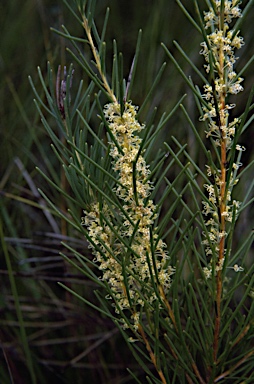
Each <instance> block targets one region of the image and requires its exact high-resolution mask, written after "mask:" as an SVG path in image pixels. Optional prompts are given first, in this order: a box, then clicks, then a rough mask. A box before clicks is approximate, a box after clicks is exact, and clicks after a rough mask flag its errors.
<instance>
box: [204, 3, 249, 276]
mask: <svg viewBox="0 0 254 384" xmlns="http://www.w3.org/2000/svg"><path fill="white" fill-rule="evenodd" d="M223 3H224V7H223V6H222V1H220V0H216V1H214V0H213V1H212V5H213V7H211V9H210V10H209V12H205V15H204V20H205V23H206V25H205V28H206V29H209V28H210V30H211V33H210V34H208V35H207V40H206V41H205V42H203V43H201V46H202V49H201V51H200V54H202V55H203V56H204V58H205V61H206V64H205V65H204V67H205V69H206V72H207V73H211V74H212V76H213V79H214V80H213V82H212V83H211V84H205V86H204V94H203V98H204V100H205V101H206V105H204V106H203V107H202V109H203V115H202V117H201V118H200V120H203V121H207V125H208V131H207V132H206V136H207V137H209V138H212V140H213V142H214V143H215V145H216V146H217V147H221V148H222V147H223V148H222V149H221V150H222V151H224V152H225V153H226V154H227V152H228V151H229V150H230V149H231V147H232V143H233V140H234V136H235V132H236V129H237V125H238V124H239V123H240V120H239V119H238V118H235V119H231V116H230V110H231V109H232V108H234V106H235V105H234V104H227V103H226V98H227V96H228V95H230V94H233V95H235V94H237V93H239V92H241V91H242V90H243V87H242V85H241V83H242V81H243V78H241V77H239V76H238V75H237V73H236V72H235V70H234V65H235V62H236V59H237V58H236V57H235V50H236V49H239V48H241V47H242V45H243V44H244V42H243V38H242V37H240V36H239V33H238V32H237V33H235V32H234V30H233V29H230V26H229V24H230V23H231V22H232V21H233V19H235V18H239V17H241V10H240V8H239V6H238V5H239V1H238V0H225V1H224V2H223ZM211 65H212V68H211ZM236 150H237V151H239V152H238V153H239V155H238V156H237V160H236V162H235V163H234V164H233V167H232V171H231V172H230V175H227V179H229V181H228V182H227V186H226V185H225V181H223V180H225V179H223V178H222V169H221V168H220V169H211V167H210V166H207V175H208V177H209V178H210V179H211V180H212V182H211V183H209V184H205V185H204V187H205V189H206V191H207V193H208V200H207V201H204V202H203V214H204V215H205V216H208V219H207V222H206V225H207V227H208V230H207V232H205V233H203V235H204V236H205V240H204V241H203V244H205V247H206V254H207V255H210V256H211V255H213V254H214V253H217V254H218V252H219V244H220V241H221V239H222V238H226V236H227V232H226V231H225V230H223V231H222V230H221V220H222V218H223V220H224V221H226V222H231V221H232V218H233V214H234V215H236V216H237V211H238V209H239V206H240V203H239V202H238V201H236V200H232V190H233V187H234V186H235V185H236V184H237V182H238V179H237V170H238V168H239V167H240V166H241V163H240V158H241V152H242V151H243V150H245V148H244V147H242V146H240V145H239V144H238V145H237V146H236ZM226 166H227V165H226V164H222V165H221V167H226ZM225 172H226V173H228V170H227V169H226V171H225ZM223 194H224V195H223ZM222 200H223V203H222ZM223 263H224V259H223V258H221V259H220V261H219V263H218V264H217V265H216V268H215V270H216V271H218V270H221V269H222V268H223ZM204 272H205V275H206V276H207V277H210V276H211V273H212V271H211V268H210V267H209V268H207V267H206V268H205V269H204Z"/></svg>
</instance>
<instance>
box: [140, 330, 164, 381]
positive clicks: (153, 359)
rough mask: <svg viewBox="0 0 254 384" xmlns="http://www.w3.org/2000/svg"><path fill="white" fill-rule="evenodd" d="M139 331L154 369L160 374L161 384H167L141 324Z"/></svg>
mask: <svg viewBox="0 0 254 384" xmlns="http://www.w3.org/2000/svg"><path fill="white" fill-rule="evenodd" d="M138 331H139V333H140V335H141V336H142V339H143V341H144V343H145V346H146V349H147V351H148V353H149V356H150V359H151V361H152V363H153V365H154V367H155V368H156V371H157V372H158V375H159V376H160V379H161V382H162V383H163V384H167V380H166V378H165V376H164V374H163V372H162V370H161V369H160V368H159V367H158V365H157V361H156V356H155V354H154V353H153V351H152V348H151V346H150V344H149V341H148V339H147V337H146V334H145V332H144V330H143V328H142V326H141V325H140V324H139V327H138Z"/></svg>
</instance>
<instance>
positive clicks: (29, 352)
mask: <svg viewBox="0 0 254 384" xmlns="http://www.w3.org/2000/svg"><path fill="white" fill-rule="evenodd" d="M97 3H98V5H97V11H96V14H97V19H96V20H97V24H98V28H99V29H100V26H102V23H103V20H104V15H105V10H106V7H107V6H109V7H110V10H111V11H110V19H109V26H108V31H107V34H106V39H107V46H108V65H109V66H110V63H111V60H112V40H113V39H114V38H116V39H117V42H118V48H119V50H120V51H122V52H123V55H124V75H125V76H126V78H127V77H128V73H129V69H130V66H131V62H132V59H133V55H134V51H135V45H136V39H137V35H138V31H139V29H142V30H143V38H142V47H141V54H140V58H139V62H138V69H137V75H136V81H135V87H134V89H133V94H132V100H133V103H134V104H135V105H141V104H142V103H143V101H144V99H145V97H146V95H147V93H148V91H149V89H150V87H151V85H152V83H153V81H154V78H155V76H156V75H157V73H158V70H159V69H160V67H161V65H162V63H163V62H164V61H165V60H166V61H167V62H168V63H167V66H166V69H165V71H164V73H163V76H162V80H161V81H160V83H159V84H158V86H157V88H156V90H155V91H154V92H153V96H152V98H151V99H150V102H149V103H148V104H147V105H146V108H145V109H144V110H143V111H142V114H141V116H140V120H141V121H142V122H144V121H145V120H146V119H149V116H151V114H152V113H153V112H154V108H155V107H157V108H158V111H157V119H159V117H160V115H161V114H162V113H163V112H164V111H170V110H171V109H172V108H173V106H174V105H175V104H176V103H177V102H178V100H179V99H180V98H181V96H182V95H183V94H185V93H186V94H187V97H186V99H185V102H184V103H185V107H186V108H187V110H188V112H189V113H190V115H191V116H192V117H193V120H194V121H196V122H197V123H196V126H197V128H198V129H199V130H200V131H202V124H201V123H200V122H198V112H197V111H196V109H195V105H194V100H193V98H192V97H191V95H190V92H189V90H188V89H187V86H186V85H185V83H184V81H183V80H182V78H181V77H180V75H179V74H178V72H177V71H176V69H175V67H174V65H173V64H172V63H170V62H169V61H168V59H167V58H166V56H165V53H164V51H163V49H162V47H161V45H160V43H161V42H164V43H165V45H167V47H169V49H170V50H171V52H173V54H174V55H175V56H176V57H177V59H178V60H179V62H180V64H181V65H182V67H183V69H184V71H185V73H186V74H187V75H188V76H191V77H192V79H193V81H194V82H199V79H197V78H196V75H195V73H193V70H192V69H191V67H190V66H189V64H188V63H187V62H186V61H185V60H184V59H183V58H182V56H181V55H180V53H179V52H178V51H177V49H176V48H175V46H174V44H173V40H177V41H178V42H179V43H180V44H181V46H182V47H183V49H184V50H185V51H186V53H187V54H188V55H189V57H190V58H191V59H192V60H193V61H194V63H195V64H196V65H199V66H200V67H201V66H202V57H201V56H200V55H199V54H198V53H199V50H200V46H199V44H200V42H201V41H202V38H201V36H199V35H198V33H197V31H196V30H195V29H194V28H193V26H192V25H190V23H189V22H188V20H187V19H186V17H185V16H184V14H183V13H182V11H181V10H180V8H179V6H178V5H177V3H176V2H175V1H174V0H158V1H153V0H139V1H136V0H129V1H124V0H99V1H98V2H97ZM185 3H186V4H185V5H186V6H187V7H189V10H190V12H191V14H194V10H193V9H194V7H193V5H192V2H191V1H189V2H188V1H185ZM243 3H244V4H245V3H246V2H243ZM203 6H204V4H201V7H203ZM253 17H254V11H253V10H251V12H250V13H249V15H248V17H247V18H246V20H245V22H244V24H243V26H242V28H241V35H242V36H244V39H245V46H244V47H243V48H242V50H241V51H240V52H239V56H240V60H239V68H242V67H243V66H244V65H245V64H246V62H247V61H248V60H249V59H250V58H251V56H252V54H253V53H254V52H253V43H252V42H253V35H254V31H253V25H252V20H253ZM62 24H64V25H65V26H66V27H67V28H68V30H69V31H70V32H71V33H72V34H73V35H74V36H75V35H76V36H83V34H84V33H83V31H82V29H81V28H80V26H78V25H77V24H76V21H75V19H74V18H73V16H72V15H70V14H69V13H68V10H67V9H66V7H65V6H64V4H63V3H62V1H61V0H24V1H23V2H20V1H18V0H11V1H8V2H6V1H3V0H1V1H0V28H1V29H0V30H1V40H0V73H1V76H0V82H1V83H0V84H1V86H0V135H1V139H0V145H1V149H0V158H1V162H0V164H1V175H0V190H1V200H0V208H1V232H0V233H1V249H0V252H1V253H0V286H1V289H0V346H1V347H0V382H1V383H3V384H5V383H15V384H23V383H25V384H27V383H35V382H37V383H70V382H73V383H74V382H75V383H84V382H86V383H94V384H95V383H101V384H103V383H105V384H106V383H111V384H121V383H132V382H133V379H132V378H131V376H130V375H129V373H128V372H127V371H126V367H129V368H131V369H132V370H133V371H135V372H136V375H137V376H139V378H140V381H141V382H145V378H144V376H142V375H143V373H142V372H140V371H139V367H138V365H137V364H136V362H135V361H134V360H133V357H132V355H131V353H130V352H129V350H128V347H127V346H126V344H125V343H124V342H123V341H122V339H121V335H119V332H118V331H117V330H116V329H115V327H114V324H113V323H112V322H111V321H110V320H109V319H106V318H103V317H102V316H101V315H99V314H98V313H97V312H96V311H93V310H91V308H88V307H86V306H85V305H84V304H83V303H81V302H79V301H77V299H75V298H74V297H71V296H70V295H69V294H68V293H66V292H65V291H63V290H62V288H60V287H59V286H58V285H57V282H58V281H61V282H63V283H65V284H66V285H68V286H71V287H72V288H73V289H74V288H75V290H77V291H78V292H79V293H80V294H81V295H83V296H84V297H85V298H87V299H88V300H90V301H94V295H93V291H94V289H96V287H95V286H94V285H93V283H91V282H90V281H87V280H86V279H85V278H84V276H83V275H82V276H81V275H80V274H79V272H78V271H77V270H74V269H73V268H72V267H71V266H70V265H66V264H65V262H64V261H63V259H62V257H61V256H60V255H59V252H61V251H62V252H63V253H65V254H67V252H68V251H66V249H64V247H63V246H62V245H61V241H65V242H67V243H68V245H69V246H70V247H73V248H75V249H77V250H79V251H80V252H81V253H84V252H86V253H87V252H88V251H89V250H88V249H87V245H86V243H85V241H84V239H83V238H82V237H81V236H80V234H78V233H76V232H75V231H74V229H73V228H69V227H68V225H67V224H66V223H64V222H61V220H59V218H57V217H55V215H54V213H53V212H50V210H46V209H45V206H46V203H45V201H44V200H43V199H42V197H41V196H40V195H39V193H38V192H37V188H38V187H39V188H41V189H42V190H43V191H44V192H45V193H46V194H47V195H48V196H49V198H51V199H52V200H53V201H55V202H58V206H59V209H62V210H65V209H66V201H65V198H64V197H63V196H59V195H58V194H57V191H56V190H54V189H53V188H51V187H50V186H49V185H48V184H47V183H46V182H45V180H44V179H43V178H42V177H41V176H40V174H39V173H38V172H37V171H36V169H35V167H36V166H38V167H39V168H40V169H42V170H43V171H44V172H45V173H46V174H47V175H48V176H49V177H50V178H51V179H53V180H55V181H59V182H62V183H64V182H65V180H64V178H62V171H61V167H60V165H59V163H57V161H56V158H55V155H54V154H53V151H52V150H51V148H50V140H49V138H48V137H47V135H46V133H45V131H44V129H43V127H42V124H41V122H40V118H39V116H38V114H37V112H36V109H35V106H34V103H33V97H34V95H33V92H32V90H31V86H30V84H29V81H28V75H31V77H32V78H33V81H34V82H35V84H38V92H40V91H41V88H40V85H39V82H38V75H37V66H38V65H39V66H40V67H41V70H42V72H43V73H44V74H45V73H46V68H47V61H50V63H51V66H52V67H53V68H54V69H55V71H57V67H58V65H59V64H61V65H69V64H70V62H71V58H70V56H69V55H68V54H67V53H66V47H67V46H68V44H69V43H68V42H67V41H65V40H64V39H62V38H61V37H59V36H57V35H55V34H54V33H52V32H50V27H53V28H56V29H60V28H61V25H62ZM74 67H75V65H74ZM251 67H253V66H250V68H249V69H248V71H246V73H245V74H244V77H245V78H247V79H248V80H247V81H245V82H244V84H245V92H244V93H243V94H242V95H241V96H239V97H238V99H237V108H236V110H235V113H237V115H239V114H241V113H242V112H243V110H244V108H245V103H246V100H247V97H248V93H249V90H250V88H251V86H252V85H253V80H254V75H253V71H251ZM82 78H83V79H84V82H85V83H86V81H87V79H86V77H85V74H84V73H82V72H81V71H80V69H79V68H76V67H75V74H74V86H73V87H74V89H75V81H76V84H78V82H79V81H80V79H82ZM171 136H175V137H177V140H178V141H179V142H180V143H181V144H184V143H187V144H188V151H189V152H190V153H191V155H192V156H193V157H194V159H195V160H196V161H197V162H198V163H199V165H202V164H203V163H204V160H203V159H202V154H201V153H200V151H199V148H198V146H197V145H196V143H195V138H194V135H193V133H192V131H191V129H190V127H189V124H188V122H187V121H186V120H185V119H184V117H183V115H182V114H181V113H180V112H179V111H178V112H177V113H176V114H174V115H173V117H172V118H171V119H170V120H169V122H168V124H167V126H166V127H165V128H164V130H163V132H162V133H161V137H160V141H161V143H158V147H159V146H162V145H163V144H162V143H163V142H164V141H167V142H169V143H170V144H171V145H172V146H174V144H173V141H172V138H171ZM253 141H254V133H253V129H252V130H251V129H249V130H248V132H247V133H246V134H245V136H244V137H243V138H242V141H241V144H243V145H245V146H246V148H247V151H246V152H244V156H243V159H242V162H243V164H244V165H246V164H248V163H249V161H251V160H252V159H253V151H252V145H253V144H252V143H253ZM156 150H157V149H156ZM174 172H175V174H174ZM178 172H179V170H178V169H175V170H173V171H172V175H171V177H172V180H173V179H174V176H175V175H176V174H177V173H178ZM252 179H253V177H252V178H251V179H249V178H248V179H247V178H246V179H245V180H243V181H242V183H241V186H240V187H239V189H238V193H239V197H238V199H239V200H241V199H243V197H244V193H245V190H247V188H248V186H249V184H250V183H251V182H252ZM201 183H202V180H201ZM66 191H67V193H68V187H67V186H66ZM173 199H174V196H172V197H169V201H168V204H171V202H172V201H173ZM186 199H187V198H186ZM186 202H187V204H191V202H189V201H188V200H187V201H186ZM78 209H79V208H77V210H78ZM77 214H78V215H79V216H81V215H82V211H80V212H77ZM253 216H254V215H253V208H252V209H251V208H250V209H248V211H246V212H245V213H244V214H243V215H242V218H241V220H240V221H239V223H238V227H239V231H238V233H239V237H240V236H243V235H244V233H246V234H247V233H249V231H250V230H251V228H253ZM252 252H253V250H252ZM68 256H69V257H71V251H70V253H69V254H68ZM252 257H253V254H252ZM94 302H95V301H94ZM95 303H96V302H95Z"/></svg>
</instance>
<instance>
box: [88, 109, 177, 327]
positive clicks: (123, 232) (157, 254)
mask: <svg viewBox="0 0 254 384" xmlns="http://www.w3.org/2000/svg"><path fill="white" fill-rule="evenodd" d="M104 114H105V117H106V119H107V121H108V124H109V128H110V130H111V132H112V134H113V136H114V139H115V140H114V141H112V142H111V143H110V147H111V148H110V155H111V157H112V164H113V169H114V171H115V172H116V173H117V174H118V184H117V186H116V187H115V189H114V192H115V193H116V195H117V196H118V197H119V199H120V200H121V201H122V202H123V210H124V212H125V214H123V213H122V212H119V213H118V215H119V217H120V218H121V225H119V222H118V223H117V225H116V224H115V220H114V214H113V213H112V209H111V210H110V209H109V207H108V206H107V205H106V203H104V206H103V208H102V207H100V205H99V204H98V203H95V204H93V206H92V207H91V209H90V211H89V212H85V217H84V219H83V223H84V225H86V227H87V230H88V234H89V236H90V238H91V240H92V241H91V244H92V245H91V246H92V248H93V253H94V254H95V261H96V262H97V263H99V265H100V266H99V268H100V269H101V270H102V271H103V275H102V279H103V280H104V281H105V282H107V284H108V285H109V287H110V288H111V291H112V293H113V295H112V296H113V299H114V300H115V302H117V306H118V307H119V309H120V310H124V309H130V310H131V312H132V316H131V317H132V320H133V325H134V327H135V328H136V329H137V328H138V324H139V316H140V312H141V308H142V307H144V305H145V303H149V304H151V303H152V302H153V301H155V300H157V296H156V293H155V290H154V285H153V284H154V282H155V284H157V286H158V284H159V285H160V286H162V287H163V289H164V291H165V292H167V290H168V289H169V287H170V284H171V275H172V274H173V273H174V269H173V268H172V267H171V266H169V265H168V264H169V260H168V258H169V257H168V254H167V251H166V244H165V243H164V242H163V241H162V240H161V239H159V238H158V236H157V235H156V234H154V233H153V235H152V238H151V228H152V226H153V224H154V220H155V218H156V213H155V212H156V206H155V204H154V203H153V201H152V200H151V199H149V195H150V193H151V190H152V188H153V186H152V184H151V182H150V181H149V180H148V176H149V173H150V171H149V167H148V166H147V164H146V161H145V159H144V157H143V156H142V153H139V150H140V144H141V139H140V137H139V136H137V135H136V132H140V131H141V130H142V129H144V126H143V125H140V123H139V122H138V121H137V120H136V114H137V108H136V107H135V106H133V105H132V104H131V103H126V104H125V109H124V111H123V113H122V115H121V107H120V105H119V104H118V103H111V104H108V105H106V106H105V108H104ZM133 173H134V174H133ZM134 180H135V181H134ZM103 218H104V219H103ZM118 221H119V220H118ZM153 231H154V228H153ZM116 233H119V235H120V237H119V238H118V236H116V235H115V234H116ZM120 238H123V239H124V240H125V242H126V243H127V244H128V246H126V243H125V244H123V242H121V240H120ZM153 258H154V259H155V266H154V261H153ZM151 271H152V272H151ZM151 274H152V276H151ZM117 306H116V312H119V309H118V308H117Z"/></svg>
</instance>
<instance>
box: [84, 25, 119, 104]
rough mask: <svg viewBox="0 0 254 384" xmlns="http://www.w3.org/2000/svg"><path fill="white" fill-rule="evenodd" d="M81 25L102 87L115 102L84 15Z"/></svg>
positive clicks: (115, 99)
mask: <svg viewBox="0 0 254 384" xmlns="http://www.w3.org/2000/svg"><path fill="white" fill-rule="evenodd" d="M83 26H84V29H85V31H86V35H87V38H88V41H89V44H90V47H91V50H92V54H93V57H94V60H95V63H96V67H97V69H98V71H99V74H100V76H101V79H102V82H103V84H104V87H105V89H106V91H107V93H108V95H109V97H110V98H111V99H112V101H113V102H115V103H116V102H117V98H116V96H115V94H114V92H113V91H112V89H111V88H110V86H109V84H108V81H107V78H106V76H105V74H104V73H103V71H102V66H101V59H100V56H99V54H98V51H97V49H96V47H95V44H94V41H93V37H92V33H91V28H90V27H89V25H88V20H87V19H86V18H85V17H84V18H83Z"/></svg>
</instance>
